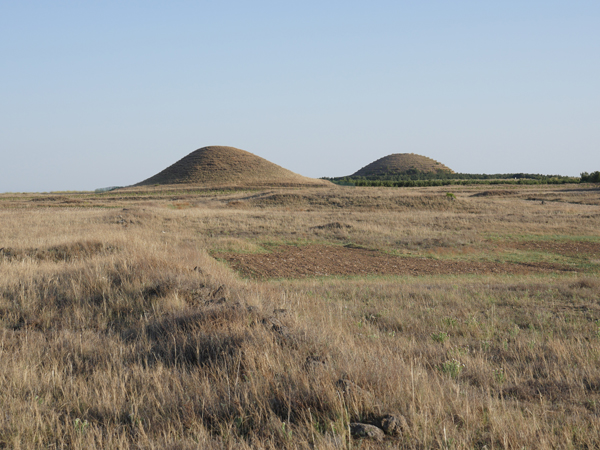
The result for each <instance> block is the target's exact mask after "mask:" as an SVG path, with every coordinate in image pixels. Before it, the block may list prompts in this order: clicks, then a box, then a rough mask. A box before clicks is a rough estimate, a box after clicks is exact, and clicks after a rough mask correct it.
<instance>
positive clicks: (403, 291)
mask: <svg viewBox="0 0 600 450" xmlns="http://www.w3.org/2000/svg"><path fill="white" fill-rule="evenodd" d="M446 192H447V190H445V189H443V188H435V187H432V188H410V189H409V188H372V187H366V188H351V187H337V186H328V187H327V186H326V187H321V188H316V187H315V188H285V189H284V188H260V189H259V188H250V187H247V186H246V187H236V186H234V185H232V186H229V187H227V188H221V189H219V190H216V189H212V190H211V189H208V188H205V187H200V186H178V187H177V186H176V187H161V186H158V187H156V186H149V187H144V188H128V189H124V190H118V191H111V192H107V193H103V194H92V193H88V192H81V193H78V192H71V193H47V194H2V195H0V224H1V227H0V448H6V449H32V448H39V449H42V448H44V449H48V448H53V449H67V448H68V449H164V448H167V449H196V448H201V449H237V448H241V449H244V448H248V449H249V448H258V449H260V448H268V449H279V448H290V449H369V448H401V449H430V448H433V449H463V448H464V449H525V448H526V449H538V448H566V449H593V448H599V447H600V277H599V274H600V227H599V226H598V224H599V219H600V189H598V188H597V187H594V186H593V185H583V184H582V185H563V186H560V187H556V186H533V187H532V186H511V187H506V186H504V187H502V188H501V189H495V188H493V187H490V186H485V187H477V186H464V187H452V192H453V193H454V194H455V197H456V198H455V199H453V198H452V197H450V196H447V195H446ZM387 415H392V416H394V417H395V419H396V422H395V423H396V424H397V425H398V426H397V428H396V429H395V433H391V434H386V435H385V436H384V437H383V438H380V439H379V440H378V439H372V438H368V437H364V438H361V437H356V436H353V433H351V430H352V431H354V425H353V426H351V424H353V423H357V422H359V423H364V424H372V425H377V426H380V427H382V426H384V424H383V423H382V422H385V420H384V419H385V418H386V416H387Z"/></svg>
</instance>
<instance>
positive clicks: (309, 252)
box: [215, 245, 575, 278]
mask: <svg viewBox="0 0 600 450" xmlns="http://www.w3.org/2000/svg"><path fill="white" fill-rule="evenodd" d="M215 256H216V257H217V258H220V259H224V260H225V261H227V262H228V263H229V264H230V265H231V266H232V267H233V268H234V269H235V270H237V271H239V272H241V273H242V274H244V275H246V276H250V277H256V278H302V277H312V276H328V275H450V274H461V275H462V274H481V275H483V274H492V273H495V274H505V273H510V274H524V273H535V272H565V271H575V269H573V268H572V267H568V266H562V265H559V264H550V263H531V264H509V263H506V264H504V263H494V262H465V261H443V260H434V259H429V258H408V257H398V256H391V255H387V254H385V253H381V252H378V251H373V250H367V249H362V248H351V247H334V246H325V245H309V246H305V247H295V246H282V247H279V248H278V249H277V250H276V251H275V252H273V253H259V254H238V253H220V254H216V255H215Z"/></svg>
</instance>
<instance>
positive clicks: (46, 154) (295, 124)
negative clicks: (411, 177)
mask: <svg viewBox="0 0 600 450" xmlns="http://www.w3.org/2000/svg"><path fill="white" fill-rule="evenodd" d="M0 12H1V14H0V37H1V38H2V39H1V40H0V54H1V55H2V57H3V61H5V67H3V70H2V71H1V72H0V81H1V82H2V83H1V87H0V92H1V94H2V97H1V98H2V102H1V103H0V105H1V106H0V119H1V121H2V124H3V125H2V128H3V131H2V134H1V138H0V145H1V148H2V168H3V171H2V172H3V176H2V179H1V181H0V192H44V191H61V190H93V189H96V188H102V187H107V186H113V185H115V186H127V185H132V184H135V183H137V182H139V181H142V180H144V179H146V178H148V177H150V176H152V175H154V174H156V173H157V172H160V171H161V170H163V169H165V168H166V167H167V166H169V165H171V164H173V163H175V162H176V161H178V160H179V159H181V158H183V157H184V156H186V155H187V154H189V153H190V152H192V151H194V150H196V149H198V148H201V147H205V146H209V145H226V146H232V147H237V148H240V149H243V150H246V151H249V152H251V153H254V154H256V155H258V156H260V157H262V158H265V159H267V160H269V161H271V162H273V163H275V164H278V165H280V166H282V167H285V168H286V169H289V170H292V171H293V172H296V173H299V174H301V175H305V176H309V177H315V178H319V177H324V176H327V177H336V176H344V175H349V174H352V173H354V172H356V171H357V170H359V169H360V168H362V167H364V166H366V165H367V164H369V163H371V162H373V161H375V160H377V159H379V158H381V157H384V156H386V155H389V154H392V153H416V154H420V155H424V156H427V157H430V158H433V159H435V160H437V161H439V162H441V163H442V164H445V165H447V166H448V167H450V168H451V169H453V170H455V171H456V172H463V173H489V174H494V173H541V174H557V175H569V176H579V174H580V173H581V172H591V171H595V170H600V151H599V150H600V127H599V124H600V83H598V81H597V80H598V79H599V74H600V58H598V57H597V56H596V57H594V56H593V55H598V54H600V27H598V26H597V24H598V23H599V19H600V4H599V3H597V2H592V1H581V2H577V3H568V4H567V3H566V2H558V1H549V2H548V1H546V2H541V1H532V2H527V3H525V4H524V3H523V2H516V1H508V2H502V3H501V4H482V3H481V2H475V1H457V2H452V3H447V2H441V1H426V2H419V3H418V4H404V3H403V2H391V1H382V2H376V3H374V4H369V5H367V4H363V3H361V2H327V3H326V4H323V3H322V2H319V3H317V2H312V1H308V2H302V3H299V4H280V3H277V2H272V1H259V2H254V3H252V4H248V3H243V2H219V3H218V4H195V3H194V4H192V3H184V2H181V3H171V4H169V5H167V4H160V3H154V2H153V3H142V2H135V3H128V4H127V5H122V4H120V3H117V2H112V1H109V2H103V3H93V4H89V3H86V4H77V3H71V2H56V3H52V4H47V3H44V2H36V1H30V2H20V3H15V4H4V5H3V6H2V7H1V9H0Z"/></svg>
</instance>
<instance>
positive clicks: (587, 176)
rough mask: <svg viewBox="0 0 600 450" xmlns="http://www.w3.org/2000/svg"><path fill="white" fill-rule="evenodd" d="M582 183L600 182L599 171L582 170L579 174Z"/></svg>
mask: <svg viewBox="0 0 600 450" xmlns="http://www.w3.org/2000/svg"><path fill="white" fill-rule="evenodd" d="M581 182H582V183H600V172H599V171H595V172H592V173H587V172H583V173H582V174H581Z"/></svg>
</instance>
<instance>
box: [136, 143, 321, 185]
mask: <svg viewBox="0 0 600 450" xmlns="http://www.w3.org/2000/svg"><path fill="white" fill-rule="evenodd" d="M153 184H161V185H165V184H200V185H240V186H317V185H324V184H328V182H326V181H323V180H317V179H314V178H307V177H303V176H302V175H298V174H296V173H294V172H291V171H289V170H287V169H284V168H283V167H280V166H278V165H277V164H273V163H272V162H269V161H267V160H266V159H263V158H261V157H259V156H256V155H254V154H252V153H250V152H247V151H245V150H240V149H238V148H234V147H223V146H210V147H203V148H201V149H198V150H196V151H194V152H192V153H190V154H189V155H187V156H186V157H184V158H182V159H180V160H179V161H177V162H176V163H175V164H173V165H172V166H169V167H167V168H166V169H165V170H163V171H162V172H159V173H157V174H156V175H154V176H153V177H150V178H148V179H147V180H144V181H142V182H140V183H138V184H137V185H136V186H146V185H153Z"/></svg>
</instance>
